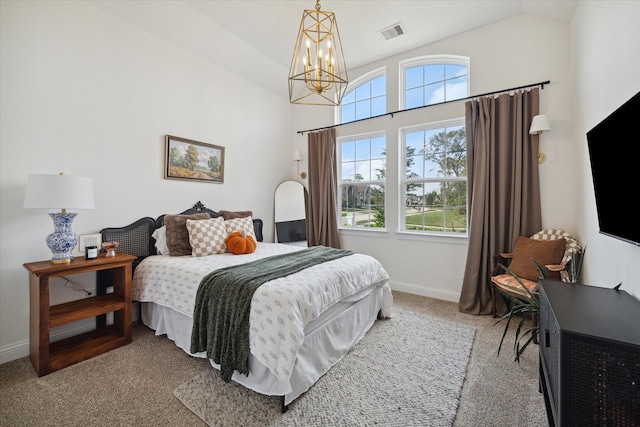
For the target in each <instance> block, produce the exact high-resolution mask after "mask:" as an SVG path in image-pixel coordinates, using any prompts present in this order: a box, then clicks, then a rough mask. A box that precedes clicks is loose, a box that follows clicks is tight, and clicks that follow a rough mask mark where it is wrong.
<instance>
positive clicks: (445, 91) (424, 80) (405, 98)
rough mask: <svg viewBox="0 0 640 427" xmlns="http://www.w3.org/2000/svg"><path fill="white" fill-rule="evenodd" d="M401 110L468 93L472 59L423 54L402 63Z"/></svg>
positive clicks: (464, 95)
mask: <svg viewBox="0 0 640 427" xmlns="http://www.w3.org/2000/svg"><path fill="white" fill-rule="evenodd" d="M400 79H401V80H400V81H401V87H402V90H401V91H400V109H406V108H415V107H422V106H424V105H431V104H438V103H441V102H446V101H452V100H455V99H462V98H466V97H468V96H469V58H467V57H463V56H453V55H438V56H423V57H419V58H412V59H410V60H407V61H402V62H400Z"/></svg>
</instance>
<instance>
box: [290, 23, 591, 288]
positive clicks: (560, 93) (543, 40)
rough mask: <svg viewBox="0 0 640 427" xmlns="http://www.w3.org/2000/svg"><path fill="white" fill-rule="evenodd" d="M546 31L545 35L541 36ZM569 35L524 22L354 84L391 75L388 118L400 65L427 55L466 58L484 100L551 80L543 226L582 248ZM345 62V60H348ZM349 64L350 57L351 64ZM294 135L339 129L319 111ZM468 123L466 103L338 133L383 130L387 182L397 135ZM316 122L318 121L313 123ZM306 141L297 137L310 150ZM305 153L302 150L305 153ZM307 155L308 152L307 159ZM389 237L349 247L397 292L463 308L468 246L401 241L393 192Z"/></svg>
mask: <svg viewBox="0 0 640 427" xmlns="http://www.w3.org/2000/svg"><path fill="white" fill-rule="evenodd" d="M542 29H544V30H542ZM569 52H570V27H569V24H568V23H566V22H561V21H557V20H551V19H545V18H540V17H536V16H532V15H521V16H517V17H514V18H509V19H506V20H504V21H501V22H498V23H496V24H493V25H488V26H485V27H481V28H478V29H475V30H472V31H469V32H466V33H462V34H459V35H456V36H454V37H450V38H448V39H445V40H442V41H439V42H437V43H433V44H431V45H428V46H424V47H422V48H420V49H416V50H413V51H410V52H406V53H405V54H402V55H399V56H395V57H391V58H388V59H386V60H382V61H378V62H375V63H372V64H369V65H367V66H364V67H361V68H358V69H354V70H349V78H350V79H351V80H354V79H356V78H358V77H359V76H361V75H363V74H366V73H367V72H370V71H372V70H374V69H377V68H379V67H386V70H387V90H388V91H387V110H388V111H397V110H399V109H400V107H399V105H398V101H397V100H398V88H399V82H398V77H397V76H398V70H399V65H398V62H399V61H402V60H404V59H408V58H412V57H416V56H422V55H439V54H450V55H462V56H468V57H470V58H471V66H470V81H471V93H472V94H482V93H487V92H492V91H496V90H501V89H507V88H512V87H518V86H522V85H526V84H529V83H536V82H541V81H547V80H550V81H551V84H549V85H546V86H545V88H544V90H541V92H540V100H541V101H540V111H541V112H542V113H546V114H548V116H549V117H550V122H551V127H552V129H553V131H552V132H550V133H547V134H544V135H543V138H542V145H541V147H542V151H543V152H544V153H545V154H547V161H546V162H545V163H543V164H542V165H540V180H541V193H542V222H543V226H544V227H545V228H564V229H566V230H567V231H569V232H570V233H572V234H573V235H574V236H575V237H576V238H577V239H579V240H580V237H581V236H580V231H581V230H579V229H578V228H577V226H576V223H575V218H574V208H573V207H574V205H575V202H574V200H573V198H572V197H567V194H572V193H573V191H574V190H573V189H574V188H575V187H576V185H577V184H576V180H577V177H576V175H577V174H576V173H575V168H576V167H577V161H576V159H575V156H574V155H573V154H572V148H571V97H570V95H571V90H572V87H573V84H572V80H573V78H572V76H571V72H570V71H571V67H570V64H571V63H570V55H569ZM345 56H347V53H345ZM347 60H348V57H347ZM295 114H296V117H295V120H294V123H296V127H297V129H296V130H305V129H312V128H316V127H322V126H326V125H328V124H331V123H333V112H332V111H324V110H321V109H318V108H316V109H315V110H311V109H307V110H304V111H303V110H301V109H297V110H296V111H295ZM452 114H453V115H454V117H455V116H458V117H464V102H459V103H452V104H447V105H445V106H436V107H429V108H426V109H422V110H416V111H412V112H407V113H402V114H397V115H394V117H393V118H390V117H385V118H382V119H376V120H371V121H363V122H358V123H354V124H350V125H344V126H340V127H338V128H336V133H337V135H338V136H341V135H347V134H358V133H363V132H369V131H373V130H379V129H380V128H382V129H383V130H385V131H386V135H387V146H388V149H387V156H388V157H387V168H388V171H387V176H393V175H397V173H398V170H397V164H398V149H397V144H398V128H399V127H402V126H406V125H409V124H416V123H419V120H420V121H423V122H429V121H438V120H443V119H445V118H451V115H452ZM313 115H315V116H316V117H315V118H314V117H313ZM306 138H307V136H306V134H305V135H304V136H300V135H296V139H297V141H298V144H299V147H304V150H306ZM301 149H302V148H301ZM305 152H306V151H305ZM386 196H387V200H386V203H387V206H386V211H385V212H386V215H387V223H388V224H390V227H389V229H388V230H387V232H386V233H380V232H374V233H371V232H368V233H367V232H360V233H357V232H354V231H351V230H349V231H346V230H344V231H342V232H341V242H342V245H343V247H345V248H347V249H352V250H356V251H359V252H363V253H367V254H370V255H373V256H375V257H376V258H378V259H379V260H380V262H381V263H382V264H383V265H384V266H385V268H386V269H387V270H388V271H389V275H390V276H391V284H392V288H393V289H396V290H402V291H406V292H411V293H415V294H419V295H427V296H431V297H435V298H441V299H446V300H450V301H458V298H459V296H460V290H461V288H462V275H463V269H464V265H465V260H466V253H467V247H468V242H467V239H460V238H446V237H441V238H427V239H419V240H416V239H408V238H407V237H403V236H401V235H399V234H397V233H396V229H397V227H396V226H395V224H397V223H398V217H397V216H398V215H397V209H398V192H397V189H395V188H392V187H390V186H389V187H387V189H386Z"/></svg>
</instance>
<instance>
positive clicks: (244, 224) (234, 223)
mask: <svg viewBox="0 0 640 427" xmlns="http://www.w3.org/2000/svg"><path fill="white" fill-rule="evenodd" d="M224 225H225V227H226V228H227V235H229V234H231V233H233V232H234V231H242V230H244V231H246V232H247V236H251V237H253V238H254V239H255V238H256V233H255V231H254V230H253V219H251V217H250V216H246V217H244V218H233V219H228V220H226V221H225V222H224Z"/></svg>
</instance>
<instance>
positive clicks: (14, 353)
mask: <svg viewBox="0 0 640 427" xmlns="http://www.w3.org/2000/svg"><path fill="white" fill-rule="evenodd" d="M95 328H96V324H95V320H94V319H93V318H92V319H88V320H85V321H83V322H78V325H77V326H75V327H73V328H67V329H65V330H62V331H57V332H55V333H52V334H51V342H55V341H60V340H63V339H65V338H69V337H73V336H76V335H80V334H82V333H84V332H89V331H92V330H94V329H95ZM29 353H30V348H29V340H24V341H20V342H18V343H14V344H10V345H6V346H4V347H2V348H0V365H1V364H3V363H7V362H11V361H12V360H16V359H21V358H23V357H26V356H29Z"/></svg>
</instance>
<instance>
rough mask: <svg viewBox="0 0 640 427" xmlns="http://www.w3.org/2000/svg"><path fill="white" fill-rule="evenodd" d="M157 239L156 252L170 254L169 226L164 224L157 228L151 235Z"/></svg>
mask: <svg viewBox="0 0 640 427" xmlns="http://www.w3.org/2000/svg"><path fill="white" fill-rule="evenodd" d="M151 237H153V238H154V239H156V252H157V253H158V255H169V247H168V246H167V227H166V226H164V225H163V226H162V227H160V228H156V231H154V232H153V234H152V235H151Z"/></svg>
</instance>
